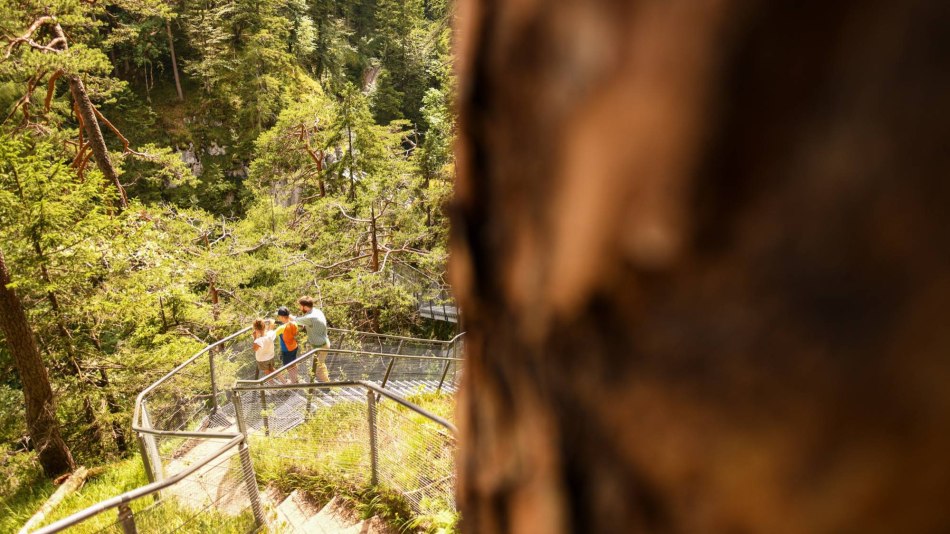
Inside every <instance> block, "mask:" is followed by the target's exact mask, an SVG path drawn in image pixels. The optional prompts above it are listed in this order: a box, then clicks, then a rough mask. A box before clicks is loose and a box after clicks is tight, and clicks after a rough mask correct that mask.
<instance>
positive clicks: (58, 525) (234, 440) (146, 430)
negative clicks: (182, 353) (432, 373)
mask: <svg viewBox="0 0 950 534" xmlns="http://www.w3.org/2000/svg"><path fill="white" fill-rule="evenodd" d="M250 330H251V327H245V328H242V329H240V330H238V331H237V332H234V333H233V334H231V335H229V336H227V337H224V338H222V339H219V340H217V341H215V342H214V343H211V344H209V345H207V346H205V347H204V348H202V349H201V350H199V351H198V352H196V353H195V354H194V355H192V356H191V357H189V358H188V359H187V360H185V361H184V362H182V363H181V364H179V365H177V366H175V368H174V369H172V370H171V371H169V372H168V373H166V374H165V375H163V376H162V377H161V378H159V379H158V380H156V381H155V382H153V383H152V384H150V385H149V386H148V387H146V388H145V389H143V390H142V391H141V392H140V393H139V394H138V395H137V396H136V398H135V404H134V407H133V414H132V430H133V431H135V432H137V433H138V434H139V436H140V439H143V438H141V436H142V435H151V436H172V437H181V438H192V439H228V440H229V441H228V442H227V443H226V444H225V445H224V446H223V447H221V448H220V449H218V450H216V451H214V452H213V453H211V454H210V455H208V456H207V457H205V458H203V459H200V460H198V461H197V462H196V463H194V464H192V465H190V466H189V467H187V468H185V469H183V470H182V471H180V472H178V473H176V474H174V475H172V476H169V477H167V478H162V479H161V480H158V481H153V482H151V483H149V484H147V485H145V486H142V487H140V488H136V489H134V490H131V491H127V492H125V493H123V494H121V495H119V496H117V497H113V498H111V499H107V500H105V501H102V502H100V503H97V504H94V505H92V506H90V507H88V508H86V509H84V510H81V511H79V512H77V513H75V514H73V515H70V516H69V517H66V518H64V519H61V520H59V521H57V522H55V523H53V524H51V525H48V526H46V527H43V528H42V529H40V530H38V531H36V532H37V533H39V534H51V533H53V532H59V531H61V530H63V529H65V528H68V527H70V526H73V525H76V524H78V523H80V522H82V521H85V520H86V519H89V518H91V517H94V516H96V515H99V514H101V513H103V512H105V511H107V510H110V509H113V508H117V507H118V508H120V516H121V515H122V513H121V512H122V508H121V507H123V506H125V507H127V506H128V504H129V503H131V502H132V501H134V500H136V499H140V498H142V497H145V496H148V495H155V496H156V498H157V497H158V496H157V494H158V492H160V491H162V490H163V489H165V488H168V487H169V486H172V485H174V484H176V483H178V482H180V481H181V480H182V479H184V478H185V477H188V476H189V475H191V474H193V473H195V472H196V471H197V470H199V469H201V468H202V467H205V466H207V465H208V464H209V463H210V462H212V461H214V460H215V459H217V458H219V457H220V456H221V455H222V454H224V453H225V452H226V451H228V450H230V449H231V448H232V447H235V446H240V444H241V443H242V442H243V441H244V440H245V439H246V436H245V433H242V432H237V433H231V432H219V431H207V432H202V431H182V430H161V429H156V428H151V427H149V426H146V425H143V424H142V417H143V406H144V403H145V399H146V397H147V396H148V395H149V394H150V393H152V392H153V391H155V390H156V389H157V388H158V387H160V386H161V385H162V384H164V383H166V382H167V381H169V380H170V379H171V378H173V377H174V376H176V375H177V374H179V373H180V372H181V371H182V370H183V369H185V368H186V367H187V366H189V365H191V364H193V363H194V362H195V361H196V360H198V358H200V357H202V356H204V355H206V354H208V353H209V352H211V351H212V350H214V349H215V348H217V347H220V346H221V345H222V344H224V343H227V342H228V341H231V340H233V339H235V338H236V337H238V336H240V335H242V334H245V333H247V332H249V331H250ZM328 332H333V333H336V334H338V335H343V336H345V335H348V334H363V335H365V334H367V333H365V332H364V333H360V332H356V331H353V330H342V329H336V328H329V329H328ZM373 335H374V336H375V337H376V338H377V339H380V340H398V341H399V342H400V344H399V346H402V343H403V342H405V341H414V342H421V343H427V344H430V345H434V346H435V347H440V348H442V349H443V350H451V351H452V352H451V353H452V354H457V351H456V347H457V344H458V342H459V340H460V339H461V338H462V336H463V335H464V332H463V333H461V334H458V335H456V336H455V337H454V338H452V339H451V340H449V341H441V340H428V339H419V338H410V337H403V336H392V335H388V334H373ZM319 350H328V352H332V353H342V354H352V355H357V356H369V357H384V358H401V359H412V360H433V361H440V362H446V369H447V368H448V365H449V362H452V361H462V358H456V357H451V356H416V355H408V354H393V353H384V352H369V351H360V350H350V349H312V350H311V351H310V352H308V353H306V354H304V355H303V356H301V357H300V358H297V359H296V360H294V361H293V362H291V363H289V364H287V365H285V366H283V367H281V368H280V369H278V370H277V371H276V372H280V371H282V370H284V369H287V368H290V367H291V366H294V365H299V364H300V362H301V361H303V360H305V359H307V358H309V357H312V356H313V355H314V354H315V353H316V352H317V351H319ZM210 363H211V366H212V369H211V373H212V374H211V387H212V394H211V395H212V397H215V398H216V396H217V395H218V394H219V392H218V391H217V388H216V386H215V383H214V380H215V379H214V354H213V353H212V356H211V362H210ZM273 376H274V373H272V374H271V375H268V376H266V377H263V378H261V379H258V380H238V381H237V382H236V384H235V387H234V389H235V390H270V389H291V388H298V389H301V388H302V389H312V388H327V387H345V386H360V387H363V388H365V389H366V390H367V395H369V396H370V397H374V396H380V395H381V396H384V397H387V398H389V399H391V400H393V401H394V402H396V403H398V404H400V405H402V406H404V407H406V408H408V409H409V410H411V411H413V412H415V413H418V414H420V415H422V416H423V417H426V418H428V419H430V420H432V421H434V422H435V423H437V424H439V425H441V426H443V427H445V428H446V429H448V430H449V431H450V432H451V433H452V435H453V436H457V434H458V430H457V429H456V427H455V425H453V424H452V423H451V422H449V421H448V420H446V419H444V418H442V417H439V416H437V415H435V414H433V413H431V412H429V411H427V410H425V409H424V408H421V407H419V406H417V405H415V404H413V403H411V402H409V401H408V400H406V399H404V398H403V397H401V396H399V395H397V394H396V393H393V392H392V391H390V390H387V389H385V388H384V387H380V386H379V385H377V384H375V383H373V382H369V381H364V380H357V381H351V382H321V383H300V384H288V385H270V386H266V385H263V386H262V385H261V384H264V382H266V381H267V380H268V379H270V378H273ZM443 380H444V377H443ZM216 407H217V406H216ZM142 446H143V451H142V454H143V459H144V460H145V462H146V471H147V472H148V473H149V477H150V478H151V477H152V475H151V471H149V469H150V467H149V463H150V461H149V459H148V457H147V453H146V451H145V446H144V445H142ZM242 454H243V453H242ZM249 458H250V457H248V461H250V460H249ZM242 461H243V458H242ZM252 469H253V468H252ZM374 473H375V471H374ZM255 515H256V516H258V515H259V512H255ZM257 520H258V524H259V525H260V524H261V523H260V521H262V519H260V517H258V518H257Z"/></svg>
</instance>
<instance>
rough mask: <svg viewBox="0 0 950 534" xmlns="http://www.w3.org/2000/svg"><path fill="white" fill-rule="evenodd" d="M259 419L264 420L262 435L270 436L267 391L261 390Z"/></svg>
mask: <svg viewBox="0 0 950 534" xmlns="http://www.w3.org/2000/svg"><path fill="white" fill-rule="evenodd" d="M261 417H263V418H264V435H265V436H269V435H270V419H269V418H268V416H267V391H265V390H263V389H262V390H261Z"/></svg>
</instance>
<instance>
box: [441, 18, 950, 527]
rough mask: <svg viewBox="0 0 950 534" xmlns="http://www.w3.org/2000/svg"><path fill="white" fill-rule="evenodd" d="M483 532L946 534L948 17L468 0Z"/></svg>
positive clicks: (464, 216)
mask: <svg viewBox="0 0 950 534" xmlns="http://www.w3.org/2000/svg"><path fill="white" fill-rule="evenodd" d="M458 20H459V21H460V27H459V55H460V59H459V61H460V77H459V85H460V94H459V100H458V104H459V112H460V126H459V145H458V181H457V186H456V199H455V201H454V204H453V206H452V208H451V209H452V211H453V229H452V232H453V235H452V240H453V242H452V246H453V248H452V252H453V257H452V270H453V278H454V282H455V288H456V293H457V294H458V297H459V299H460V302H461V305H462V307H463V309H464V310H465V313H466V320H467V323H468V332H469V334H468V335H469V337H468V339H467V343H466V349H467V351H468V354H467V357H466V371H465V377H466V382H467V383H466V384H465V388H464V391H463V394H462V399H461V405H460V424H461V427H462V432H463V441H462V451H461V457H460V464H459V465H460V478H459V497H460V501H459V502H460V505H461V509H462V515H463V521H464V523H465V524H464V530H465V531H467V532H480V533H481V532H543V533H550V534H556V533H563V532H721V531H726V532H771V533H775V532H779V533H781V532H862V533H873V532H943V531H945V529H946V528H947V527H948V525H950V507H948V506H946V502H947V498H948V497H950V455H948V454H947V451H948V450H950V424H948V422H950V388H948V384H950V357H948V354H950V328H947V327H946V316H945V315H944V314H945V313H947V310H948V309H950V178H948V176H950V150H948V149H947V147H946V143H947V139H950V100H948V97H947V95H950V69H948V68H947V65H950V4H948V3H946V2H940V1H937V0H908V1H906V2H887V1H883V0H873V1H869V2H856V1H845V2H833V3H827V2H815V1H807V2H792V1H790V0H782V1H775V2H752V1H709V0H700V1H697V2H659V1H655V2H650V1H642V0H641V1H633V2H619V1H606V0H593V1H592V0H564V1H561V0H558V1H554V0H547V1H543V0H536V1H527V0H504V1H502V0H461V3H460V5H459V13H458Z"/></svg>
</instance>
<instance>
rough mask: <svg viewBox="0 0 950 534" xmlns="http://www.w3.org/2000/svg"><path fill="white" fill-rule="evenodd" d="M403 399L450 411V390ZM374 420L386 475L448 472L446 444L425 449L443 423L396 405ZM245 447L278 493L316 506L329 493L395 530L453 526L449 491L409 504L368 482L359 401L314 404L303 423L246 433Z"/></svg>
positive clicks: (403, 478)
mask: <svg viewBox="0 0 950 534" xmlns="http://www.w3.org/2000/svg"><path fill="white" fill-rule="evenodd" d="M409 400H411V401H412V402H414V403H415V404H417V405H419V406H421V407H423V408H426V409H427V410H429V411H431V412H433V413H435V414H436V415H439V416H441V417H445V418H447V419H449V420H451V419H452V414H453V411H454V402H455V401H454V398H452V397H451V396H448V395H440V394H425V395H416V396H413V397H411V398H410V399H409ZM377 428H378V435H379V436H380V442H379V443H378V445H379V450H380V451H381V456H382V454H383V453H384V452H385V454H386V456H387V458H388V461H387V462H386V466H385V468H386V469H388V470H389V471H387V475H388V477H390V478H392V479H393V480H395V481H396V482H397V483H398V484H401V485H403V486H404V487H410V486H411V485H412V484H413V483H414V481H417V480H419V479H420V477H421V476H422V469H427V470H431V469H433V468H435V469H437V470H440V472H445V473H453V472H454V464H453V455H454V449H452V448H448V449H447V448H444V447H442V448H438V450H434V449H433V444H432V440H431V439H430V435H431V432H432V431H433V428H438V429H439V430H440V431H444V429H442V427H441V426H439V425H437V424H436V423H434V422H432V421H430V420H429V419H427V418H425V417H423V416H421V415H418V414H415V413H412V412H410V411H409V410H406V409H404V408H402V407H399V408H398V410H391V409H388V408H387V409H386V410H379V411H378V413H377ZM383 437H385V439H383ZM251 451H252V455H253V460H254V468H255V471H256V473H257V477H258V481H259V482H260V483H261V484H262V485H266V486H272V487H276V488H277V489H279V490H280V491H281V492H282V493H284V494H287V493H290V492H292V491H294V490H297V491H299V492H301V493H303V494H305V495H306V496H307V497H309V498H310V499H311V500H312V501H314V502H315V503H316V504H317V505H319V506H322V505H324V504H325V503H327V502H329V500H330V499H332V498H333V497H337V498H338V499H341V500H343V501H345V502H347V503H348V504H349V505H350V507H351V508H352V509H354V510H355V511H356V512H357V513H358V514H359V515H360V517H361V518H363V519H367V518H369V517H372V516H380V517H382V518H383V519H384V520H385V521H386V522H387V523H389V524H390V525H391V526H393V527H395V528H397V529H398V530H399V531H400V532H409V531H416V532H433V533H436V532H456V531H457V523H458V519H459V518H458V514H457V512H456V510H455V503H454V500H453V499H451V498H445V499H443V498H434V499H433V498H428V499H422V501H421V503H420V509H421V510H420V511H416V510H414V509H413V507H412V506H411V504H410V502H409V500H408V499H407V498H406V496H405V495H403V494H402V493H400V492H399V491H395V490H394V489H392V488H389V487H387V485H386V484H385V483H382V484H380V485H379V486H375V487H373V486H371V485H370V460H369V453H370V448H369V438H368V422H367V414H366V404H365V403H364V402H360V401H353V402H341V403H338V404H334V405H332V406H329V407H324V408H320V409H317V410H315V411H314V412H313V413H312V414H311V416H310V417H309V418H308V420H307V421H306V422H305V423H304V424H301V425H300V426H298V427H296V428H294V429H293V430H291V431H288V432H285V433H282V434H279V435H276V436H264V435H262V434H256V435H254V436H252V437H251ZM382 463H383V462H382V461H381V464H382ZM383 468H384V467H383V466H382V465H381V470H382V469H383ZM381 478H382V477H381Z"/></svg>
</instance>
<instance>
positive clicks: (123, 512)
mask: <svg viewBox="0 0 950 534" xmlns="http://www.w3.org/2000/svg"><path fill="white" fill-rule="evenodd" d="M119 524H120V525H122V534H138V529H136V528H135V516H134V515H133V514H132V509H131V508H129V503H125V502H124V503H122V504H120V505H119Z"/></svg>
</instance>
